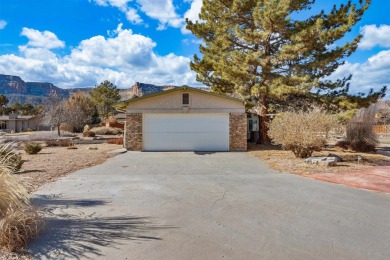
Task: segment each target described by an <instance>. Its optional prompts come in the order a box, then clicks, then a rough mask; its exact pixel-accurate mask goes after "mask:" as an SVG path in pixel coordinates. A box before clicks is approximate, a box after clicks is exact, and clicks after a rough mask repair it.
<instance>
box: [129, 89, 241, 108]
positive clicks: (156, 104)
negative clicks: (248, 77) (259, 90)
mask: <svg viewBox="0 0 390 260" xmlns="http://www.w3.org/2000/svg"><path fill="white" fill-rule="evenodd" d="M183 93H188V94H189V105H188V106H183V104H182V95H183ZM185 107H187V108H185ZM126 111H127V112H128V113H148V112H149V113H178V112H183V111H184V112H189V113H194V112H197V113H207V112H210V113H234V112H237V113H243V112H245V105H244V102H243V101H241V100H238V99H234V98H230V97H224V96H220V95H216V94H213V93H209V92H205V91H201V90H194V89H192V88H179V89H175V90H172V91H167V92H166V93H161V94H158V95H151V96H149V97H148V96H145V97H143V98H138V99H137V98H136V99H134V100H131V102H129V103H128V105H127V109H126Z"/></svg>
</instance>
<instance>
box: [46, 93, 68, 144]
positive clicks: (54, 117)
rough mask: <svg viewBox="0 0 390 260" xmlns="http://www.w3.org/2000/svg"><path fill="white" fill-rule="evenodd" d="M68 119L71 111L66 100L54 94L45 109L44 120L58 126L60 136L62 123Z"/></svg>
mask: <svg viewBox="0 0 390 260" xmlns="http://www.w3.org/2000/svg"><path fill="white" fill-rule="evenodd" d="M68 119H69V113H68V106H67V104H66V101H64V100H61V99H60V98H59V97H58V96H55V95H52V96H51V97H50V99H49V100H48V103H47V106H46V109H45V116H44V122H45V123H47V124H48V125H51V126H55V127H57V131H58V136H60V135H61V131H60V126H61V124H62V123H65V122H67V120H68Z"/></svg>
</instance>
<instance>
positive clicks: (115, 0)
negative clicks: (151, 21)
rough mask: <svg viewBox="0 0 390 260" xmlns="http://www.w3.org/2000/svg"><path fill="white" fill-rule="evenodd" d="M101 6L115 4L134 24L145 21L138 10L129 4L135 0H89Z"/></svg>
mask: <svg viewBox="0 0 390 260" xmlns="http://www.w3.org/2000/svg"><path fill="white" fill-rule="evenodd" d="M91 1H92V2H94V3H96V4H97V5H100V6H113V7H116V8H118V9H119V10H120V11H121V12H123V13H124V14H125V15H126V19H127V20H128V21H129V22H131V23H133V24H141V23H142V22H143V21H142V19H141V17H140V16H139V14H138V13H137V10H136V9H135V8H132V7H130V6H129V3H130V2H132V1H133V0H89V2H91Z"/></svg>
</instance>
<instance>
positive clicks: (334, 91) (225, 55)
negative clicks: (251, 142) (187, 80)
mask: <svg viewBox="0 0 390 260" xmlns="http://www.w3.org/2000/svg"><path fill="white" fill-rule="evenodd" d="M314 4H315V0H204V1H203V7H202V11H201V13H200V15H199V18H200V19H201V21H200V22H196V23H193V22H191V21H188V20H187V29H189V30H190V31H191V32H192V33H193V34H194V35H195V36H197V37H198V38H201V39H203V41H204V43H205V45H204V46H200V52H201V53H202V54H203V56H202V57H201V58H200V57H198V56H196V55H195V56H194V61H193V62H191V64H190V66H191V69H192V70H194V71H195V72H196V73H197V80H198V81H200V82H202V83H204V84H205V85H207V86H211V88H212V90H213V91H214V92H217V93H230V94H233V93H239V94H240V95H241V96H242V97H244V98H246V99H248V100H252V101H255V102H257V104H258V109H259V111H258V113H259V115H260V116H261V118H262V119H261V130H260V131H261V135H260V136H261V141H262V142H268V138H267V134H266V133H267V124H268V117H267V116H266V115H267V114H268V113H270V112H274V111H272V110H273V109H274V107H275V106H280V105H283V104H288V103H290V101H292V102H296V101H298V100H301V102H302V103H305V104H309V105H310V104H312V102H317V103H318V104H320V105H324V106H326V108H328V109H338V108H340V107H341V108H348V107H350V106H352V107H353V106H355V107H359V106H365V105H367V104H369V103H370V102H375V101H376V100H377V99H378V98H380V97H383V96H384V93H385V91H386V90H385V87H384V88H382V90H381V91H379V92H374V91H370V93H368V94H367V95H364V94H358V95H355V96H354V95H350V94H349V93H348V88H349V85H348V81H349V80H350V77H347V78H344V79H340V80H337V81H331V80H327V79H326V77H327V76H330V75H331V74H332V73H333V72H334V71H335V70H336V69H337V68H338V67H339V66H340V65H341V64H343V60H344V58H346V57H348V56H350V55H351V54H352V53H353V52H354V51H355V50H356V48H357V45H358V43H359V40H360V38H361V36H360V35H359V36H357V37H356V38H354V39H353V40H352V41H351V42H346V43H345V44H342V45H340V44H337V43H338V42H337V41H338V40H340V39H342V38H343V37H344V36H345V34H346V33H347V32H349V31H350V29H351V27H352V26H354V25H355V24H356V23H357V22H358V21H359V20H360V19H361V17H362V15H363V14H364V12H365V11H366V10H367V8H368V7H369V5H370V0H365V1H364V2H363V0H359V3H355V4H354V3H352V2H351V1H348V2H347V3H346V4H342V5H340V6H336V5H335V6H334V7H333V9H332V10H331V11H330V12H329V13H326V12H325V11H321V12H320V13H317V14H313V13H312V12H311V11H310V9H311V7H313V5H314ZM297 104H299V102H297Z"/></svg>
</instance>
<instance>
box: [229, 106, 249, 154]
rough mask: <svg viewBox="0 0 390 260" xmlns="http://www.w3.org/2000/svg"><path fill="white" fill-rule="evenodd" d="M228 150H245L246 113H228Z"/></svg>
mask: <svg viewBox="0 0 390 260" xmlns="http://www.w3.org/2000/svg"><path fill="white" fill-rule="evenodd" d="M229 128H230V136H229V139H230V140H229V150H230V151H246V150H247V118H246V113H230V114H229Z"/></svg>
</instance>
